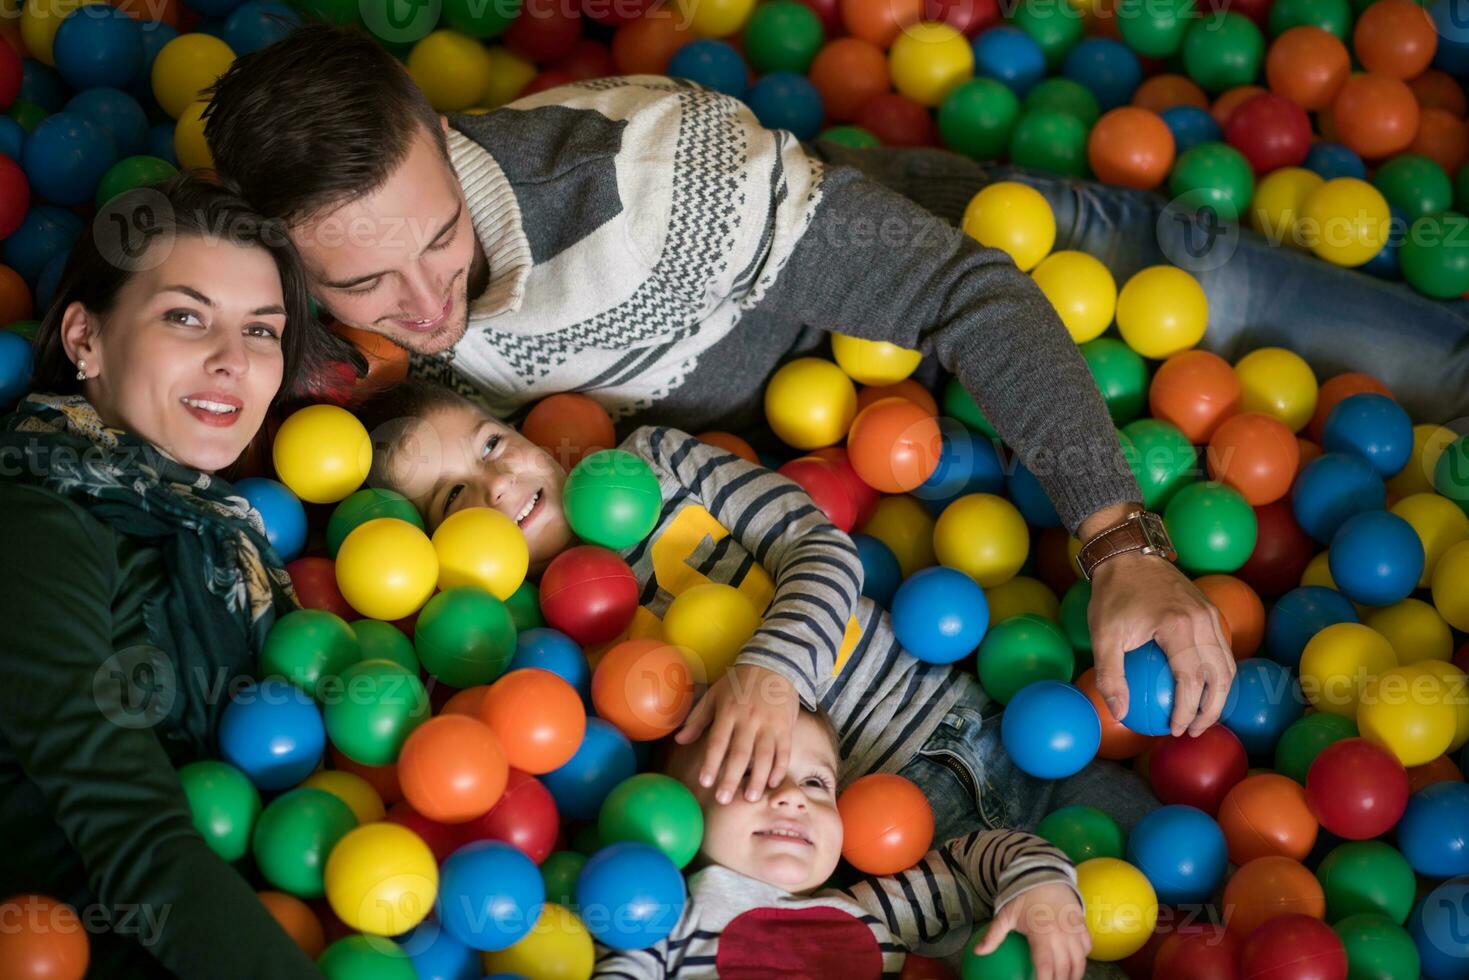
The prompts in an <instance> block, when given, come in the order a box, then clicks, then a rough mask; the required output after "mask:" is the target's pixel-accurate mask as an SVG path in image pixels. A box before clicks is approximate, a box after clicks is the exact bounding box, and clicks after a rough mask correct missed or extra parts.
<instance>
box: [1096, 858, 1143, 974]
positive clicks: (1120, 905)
mask: <svg viewBox="0 0 1469 980" xmlns="http://www.w3.org/2000/svg"><path fill="white" fill-rule="evenodd" d="M1076 890H1077V891H1078V892H1080V893H1081V903H1082V905H1083V906H1085V908H1086V930H1087V932H1089V933H1091V937H1092V951H1091V955H1090V957H1089V959H1093V960H1097V961H1098V962H1101V963H1115V962H1116V961H1117V960H1125V959H1127V957H1129V956H1131V955H1132V954H1133V953H1136V952H1137V951H1138V950H1140V949H1142V948H1143V945H1144V944H1146V943H1147V941H1148V937H1150V936H1151V935H1152V934H1153V927H1154V926H1155V925H1157V924H1158V894H1157V892H1155V891H1153V886H1152V884H1151V883H1150V882H1149V881H1148V879H1147V876H1146V875H1144V874H1143V873H1142V872H1141V871H1139V870H1138V869H1137V868H1135V867H1133V866H1132V865H1130V864H1128V863H1127V862H1126V861H1120V860H1118V859H1117V858H1109V857H1099V858H1092V859H1091V860H1089V861H1083V862H1081V863H1080V864H1078V865H1077V866H1076Z"/></svg>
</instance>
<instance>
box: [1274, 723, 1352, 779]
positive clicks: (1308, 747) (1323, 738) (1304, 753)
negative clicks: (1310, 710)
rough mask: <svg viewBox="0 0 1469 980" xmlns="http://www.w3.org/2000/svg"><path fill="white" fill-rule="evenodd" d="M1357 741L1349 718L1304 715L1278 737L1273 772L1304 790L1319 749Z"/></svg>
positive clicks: (1319, 752)
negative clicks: (1354, 739)
mask: <svg viewBox="0 0 1469 980" xmlns="http://www.w3.org/2000/svg"><path fill="white" fill-rule="evenodd" d="M1356 737H1357V723H1356V722H1354V721H1352V719H1350V718H1346V717H1343V716H1342V715H1333V714H1330V713H1328V712H1325V711H1320V712H1317V713H1316V714H1312V715H1303V716H1301V717H1300V718H1297V719H1296V720H1295V721H1293V722H1291V723H1290V727H1289V728H1287V729H1286V730H1285V731H1283V732H1281V733H1280V740H1279V741H1278V742H1276V743H1275V771H1276V772H1278V773H1280V774H1281V775H1282V776H1289V777H1290V778H1291V779H1294V780H1295V781H1296V782H1298V783H1300V784H1301V785H1302V786H1304V785H1306V774H1307V773H1308V772H1310V770H1311V763H1313V762H1315V761H1316V757H1317V756H1318V755H1320V754H1321V750H1322V749H1324V748H1326V747H1327V746H1328V745H1330V744H1331V743H1332V742H1340V741H1341V740H1342V739H1344V738H1356Z"/></svg>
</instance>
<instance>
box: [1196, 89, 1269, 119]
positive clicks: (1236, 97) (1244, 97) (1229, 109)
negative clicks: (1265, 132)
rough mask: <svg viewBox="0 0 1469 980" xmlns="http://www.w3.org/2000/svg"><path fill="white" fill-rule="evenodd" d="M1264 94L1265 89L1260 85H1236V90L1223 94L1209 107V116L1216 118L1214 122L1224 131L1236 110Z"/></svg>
mask: <svg viewBox="0 0 1469 980" xmlns="http://www.w3.org/2000/svg"><path fill="white" fill-rule="evenodd" d="M1264 94H1265V89H1263V88H1262V87H1260V86H1259V85H1236V86H1235V87H1234V88H1232V89H1229V90H1228V91H1225V92H1223V93H1221V94H1220V96H1219V98H1217V99H1215V100H1214V104H1213V105H1212V106H1210V107H1209V114H1210V115H1211V116H1213V117H1214V121H1215V122H1217V123H1218V124H1219V128H1220V129H1223V128H1224V127H1225V126H1227V125H1229V117H1230V116H1232V115H1234V110H1236V109H1238V108H1239V107H1240V106H1242V105H1244V104H1245V103H1246V102H1248V101H1250V100H1251V99H1253V98H1254V97H1255V96H1257V95H1264Z"/></svg>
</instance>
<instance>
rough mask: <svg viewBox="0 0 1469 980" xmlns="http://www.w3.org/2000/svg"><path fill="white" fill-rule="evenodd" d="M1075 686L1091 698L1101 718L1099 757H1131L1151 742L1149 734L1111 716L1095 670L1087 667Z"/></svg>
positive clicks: (1118, 758)
mask: <svg viewBox="0 0 1469 980" xmlns="http://www.w3.org/2000/svg"><path fill="white" fill-rule="evenodd" d="M1076 688H1077V690H1079V691H1081V693H1082V694H1085V695H1086V696H1087V697H1088V698H1090V699H1091V702H1092V707H1093V708H1095V709H1096V712H1097V717H1098V718H1100V719H1101V720H1102V744H1101V746H1100V747H1099V748H1098V749H1097V758H1099V759H1114V760H1121V759H1131V758H1133V757H1134V756H1136V755H1139V754H1140V753H1141V752H1142V751H1143V750H1144V749H1146V748H1147V747H1148V746H1149V745H1152V744H1153V738H1152V736H1150V735H1139V734H1138V733H1137V732H1135V731H1133V730H1132V729H1131V728H1128V727H1127V726H1126V725H1124V724H1123V723H1122V722H1120V721H1118V720H1117V719H1116V718H1114V717H1112V709H1111V708H1109V707H1107V701H1106V699H1105V698H1103V697H1102V692H1101V691H1098V690H1097V670H1096V668H1095V667H1089V668H1087V669H1086V670H1085V671H1083V672H1082V674H1081V676H1080V677H1078V678H1077V679H1076Z"/></svg>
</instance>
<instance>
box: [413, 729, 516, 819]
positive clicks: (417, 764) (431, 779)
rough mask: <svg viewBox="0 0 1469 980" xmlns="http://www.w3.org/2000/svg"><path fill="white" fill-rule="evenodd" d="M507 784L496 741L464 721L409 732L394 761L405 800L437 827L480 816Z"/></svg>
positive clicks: (507, 775)
mask: <svg viewBox="0 0 1469 980" xmlns="http://www.w3.org/2000/svg"><path fill="white" fill-rule="evenodd" d="M509 778H510V767H509V766H508V765H507V764H506V762H505V752H504V751H503V750H502V749H501V748H500V740H499V739H498V738H496V737H495V733H494V732H492V731H490V729H489V727H488V726H486V725H485V724H484V723H483V722H481V721H480V720H479V719H477V718H469V717H466V716H464V715H440V716H439V717H437V718H430V719H429V720H428V721H426V722H424V723H423V724H422V725H419V726H418V727H417V728H415V729H414V730H413V733H412V734H411V735H409V736H408V740H407V741H405V742H404V743H403V752H402V754H401V755H399V756H398V781H399V782H400V783H401V784H402V786H403V796H404V798H405V799H406V800H407V801H408V804H409V805H410V806H411V807H413V809H415V810H417V811H418V812H419V813H421V814H423V815H424V816H425V817H428V818H429V819H430V820H437V821H438V822H439V823H464V822H465V821H466V820H473V819H474V818H475V817H482V816H484V815H485V814H486V813H488V812H489V810H490V807H492V806H494V805H495V804H496V803H497V802H499V800H500V797H501V795H503V794H504V792H505V781H506V780H507V779H509Z"/></svg>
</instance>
